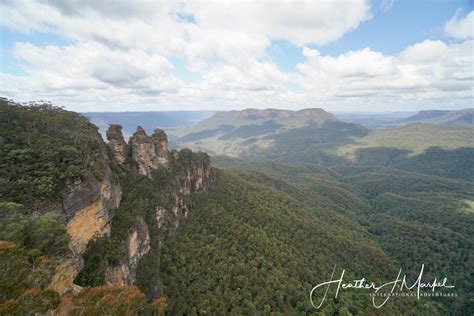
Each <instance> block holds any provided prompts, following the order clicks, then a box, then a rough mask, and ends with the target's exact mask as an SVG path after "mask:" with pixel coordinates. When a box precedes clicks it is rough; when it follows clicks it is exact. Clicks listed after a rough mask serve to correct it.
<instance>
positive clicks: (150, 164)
mask: <svg viewBox="0 0 474 316" xmlns="http://www.w3.org/2000/svg"><path fill="white" fill-rule="evenodd" d="M113 127H114V125H111V127H110V128H113ZM110 128H109V130H110ZM122 138H123V136H122ZM130 147H131V151H132V159H133V161H134V162H135V163H136V165H137V167H138V173H139V174H141V175H145V176H150V175H151V172H152V171H153V170H156V169H158V168H159V167H160V166H163V167H167V166H168V155H169V152H168V138H167V136H166V134H165V132H164V131H163V130H161V129H159V128H157V129H155V131H154V132H153V134H152V135H151V136H148V135H147V134H146V133H145V130H144V129H143V128H142V127H140V126H139V127H138V128H137V131H136V132H135V133H134V134H133V136H132V138H131V139H130Z"/></svg>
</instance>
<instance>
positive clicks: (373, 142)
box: [337, 123, 474, 156]
mask: <svg viewBox="0 0 474 316" xmlns="http://www.w3.org/2000/svg"><path fill="white" fill-rule="evenodd" d="M473 135H474V128H470V127H462V126H443V125H434V124H422V123H414V124H410V125H406V126H401V127H396V128H390V129H379V130H375V131H373V132H371V133H370V134H368V135H367V136H365V137H362V138H359V139H357V142H356V143H354V144H349V145H345V146H341V147H340V148H338V149H337V153H338V154H341V155H344V156H353V155H354V153H355V152H356V151H357V150H359V149H364V148H370V147H386V148H397V149H401V150H408V151H410V153H411V155H416V154H421V153H422V152H424V151H425V150H426V149H428V148H430V147H440V148H444V149H456V148H461V147H474V138H473Z"/></svg>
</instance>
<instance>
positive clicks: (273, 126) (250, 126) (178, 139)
mask: <svg viewBox="0 0 474 316" xmlns="http://www.w3.org/2000/svg"><path fill="white" fill-rule="evenodd" d="M365 130H366V129H365V128H362V127H360V126H358V125H355V124H349V123H344V122H341V121H339V120H338V119H336V117H334V116H333V115H332V114H330V113H328V112H325V111H324V110H322V109H304V110H300V111H288V110H273V109H269V110H254V109H248V110H243V111H230V112H220V113H217V114H215V115H214V116H213V117H211V118H209V119H207V120H204V121H202V122H200V123H198V124H196V125H194V126H192V127H190V128H185V129H180V130H176V131H173V132H172V134H171V135H172V140H173V144H175V145H176V146H178V147H190V148H195V149H200V150H205V151H207V152H209V153H210V154H213V155H220V154H226V155H230V156H242V157H253V156H255V157H258V156H261V155H271V156H275V155H277V156H278V155H285V154H287V152H286V149H287V148H286V147H287V142H288V141H289V140H296V141H298V139H297V138H298V137H300V136H302V135H303V134H304V137H305V140H304V141H301V140H300V142H302V143H301V145H300V147H306V145H309V144H312V143H318V144H320V145H321V144H326V145H329V143H337V144H339V143H350V142H351V137H352V136H353V135H359V136H360V135H365V133H366V132H365ZM313 136H314V139H309V138H308V137H313Z"/></svg>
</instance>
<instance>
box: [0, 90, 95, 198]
mask: <svg viewBox="0 0 474 316" xmlns="http://www.w3.org/2000/svg"><path fill="white" fill-rule="evenodd" d="M98 137H99V135H98V133H97V127H95V126H94V125H92V124H91V123H89V121H88V120H87V119H86V118H85V117H83V116H81V115H80V114H77V113H74V112H69V111H65V110H63V109H61V108H57V107H54V106H52V105H50V104H48V103H43V104H30V105H20V104H16V103H13V102H9V101H8V100H6V99H4V98H1V99H0V202H1V201H14V202H17V203H21V204H25V205H28V206H33V207H35V206H37V205H39V204H41V203H42V202H44V201H55V202H59V201H61V200H62V198H63V197H62V194H61V192H62V190H64V189H65V188H66V186H67V185H69V184H71V183H74V182H76V181H80V180H81V179H82V178H83V177H84V173H85V172H86V170H87V169H89V168H91V163H92V161H93V160H94V159H95V158H96V156H97V153H98V146H99V144H100V142H99V141H98V140H99V138H98Z"/></svg>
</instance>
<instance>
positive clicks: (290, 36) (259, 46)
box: [0, 0, 474, 111]
mask: <svg viewBox="0 0 474 316" xmlns="http://www.w3.org/2000/svg"><path fill="white" fill-rule="evenodd" d="M390 3H392V2H390ZM0 12H2V18H1V19H0V23H1V24H2V26H3V27H7V28H9V29H12V30H15V31H17V32H21V33H30V34H36V33H39V32H42V33H52V34H55V35H56V36H58V37H59V38H63V39H65V40H67V41H66V43H65V44H64V43H63V44H61V45H60V44H54V43H52V44H48V45H34V44H32V43H28V42H17V43H15V45H14V47H13V49H12V52H11V54H12V55H13V57H14V58H15V59H16V60H18V61H20V62H21V70H22V71H23V72H24V75H13V74H8V73H1V77H0V83H1V84H0V94H2V95H6V96H8V97H10V98H14V99H16V100H19V101H27V100H37V99H46V100H51V101H53V102H55V103H57V104H59V105H64V106H66V107H68V108H70V109H73V110H77V111H98V110H101V111H123V110H185V109H216V110H227V109H230V108H234V109H239V108H247V107H257V108H266V107H283V108H294V109H297V108H304V107H324V108H327V109H336V110H338V109H345V110H358V109H362V108H363V109H372V110H383V109H387V108H386V107H387V106H389V105H390V107H391V108H390V109H395V108H399V109H404V108H408V107H409V106H413V105H416V106H418V107H436V108H442V107H453V106H454V107H466V106H469V103H470V102H471V101H472V92H473V88H472V87H473V80H474V78H473V73H472V69H473V68H472V67H473V58H472V52H473V41H472V40H470V39H468V38H469V37H470V36H469V34H468V32H467V31H466V30H465V29H466V27H465V25H469V23H472V19H473V18H472V14H473V13H472V12H471V13H469V14H468V15H467V16H466V17H464V18H460V17H459V16H457V15H456V16H455V17H453V19H452V20H451V21H449V22H448V23H447V24H446V27H445V31H446V32H447V33H449V34H451V36H453V37H455V38H459V39H463V40H461V41H457V42H452V43H451V42H450V43H446V42H443V41H431V40H426V41H423V42H420V43H416V44H414V45H412V46H409V47H407V48H406V49H405V50H403V51H402V52H401V53H400V54H398V55H396V56H388V55H384V54H382V53H381V52H377V51H374V50H372V49H371V48H369V47H367V48H365V49H362V50H358V51H350V52H346V53H344V54H341V55H339V56H328V55H322V54H321V53H320V52H319V51H318V50H317V49H315V48H314V47H315V45H319V46H321V45H325V44H328V43H331V42H334V41H337V40H339V39H341V38H342V37H343V36H344V35H345V34H347V33H349V32H351V31H353V30H354V29H356V28H357V27H358V26H359V25H360V24H361V23H364V21H367V20H370V19H371V18H372V12H371V6H370V3H369V2H368V1H365V0H360V1H357V0H354V1H344V2H330V1H327V2H317V3H316V2H314V1H299V2H297V3H296V4H295V3H291V2H279V3H275V2H270V1H258V2H254V1H224V2H223V1H216V2H205V3H204V2H185V3H183V2H169V3H166V4H163V3H154V2H125V1H123V2H122V1H119V2H117V3H115V4H114V5H111V4H110V2H108V1H85V2H81V3H80V4H79V3H78V2H64V1H40V2H16V1H2V2H1V3H0ZM466 21H467V22H466ZM469 21H471V22H469ZM466 32H467V33H466ZM466 34H467V35H466ZM275 40H285V41H288V42H290V43H292V44H293V45H295V46H296V47H298V49H299V50H300V51H301V53H302V55H303V56H304V58H305V60H304V62H302V63H299V64H298V65H297V66H296V67H295V69H294V70H293V71H290V72H283V71H282V70H280V69H279V67H278V65H276V64H275V63H274V62H273V61H272V58H270V56H269V55H268V48H269V47H270V46H271V45H272V41H275ZM312 47H313V48H312ZM178 60H179V61H184V62H183V63H184V66H183V67H181V66H180V65H179V63H177V62H176V61H178ZM181 68H184V69H181ZM183 73H187V74H192V76H193V78H195V79H194V80H190V79H189V78H187V77H186V75H183ZM384 107H385V108H384Z"/></svg>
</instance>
